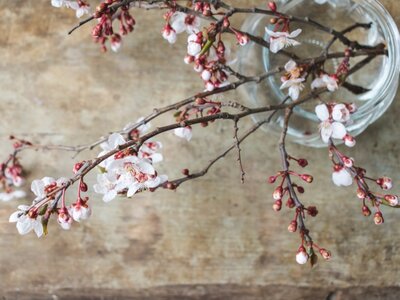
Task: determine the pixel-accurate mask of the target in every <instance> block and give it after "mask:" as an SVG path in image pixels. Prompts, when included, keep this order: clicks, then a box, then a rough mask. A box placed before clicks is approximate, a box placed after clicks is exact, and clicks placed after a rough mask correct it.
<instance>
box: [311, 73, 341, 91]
mask: <svg viewBox="0 0 400 300" xmlns="http://www.w3.org/2000/svg"><path fill="white" fill-rule="evenodd" d="M324 87H326V88H327V89H328V91H330V92H334V91H336V90H337V89H338V88H339V86H338V82H337V77H336V76H330V75H328V74H323V75H321V76H320V77H317V78H315V79H314V80H313V82H312V83H311V89H319V88H324Z"/></svg>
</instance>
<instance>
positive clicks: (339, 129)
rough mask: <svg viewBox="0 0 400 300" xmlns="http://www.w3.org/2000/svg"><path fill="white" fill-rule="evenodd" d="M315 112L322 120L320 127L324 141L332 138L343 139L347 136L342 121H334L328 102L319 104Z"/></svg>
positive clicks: (326, 141)
mask: <svg viewBox="0 0 400 300" xmlns="http://www.w3.org/2000/svg"><path fill="white" fill-rule="evenodd" d="M315 113H316V115H317V117H318V119H319V120H320V121H321V124H320V126H319V128H320V133H321V138H322V140H323V141H324V143H328V142H329V139H330V138H334V139H343V138H344V137H345V136H346V134H347V131H346V127H345V126H344V125H343V124H342V123H340V122H336V121H332V119H331V114H330V112H329V109H328V107H327V106H326V104H319V105H317V106H316V107H315Z"/></svg>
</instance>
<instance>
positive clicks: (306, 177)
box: [300, 174, 314, 183]
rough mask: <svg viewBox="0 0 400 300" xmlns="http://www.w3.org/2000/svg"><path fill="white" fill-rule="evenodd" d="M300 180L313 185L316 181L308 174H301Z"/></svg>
mask: <svg viewBox="0 0 400 300" xmlns="http://www.w3.org/2000/svg"><path fill="white" fill-rule="evenodd" d="M300 178H301V179H303V180H304V181H305V182H307V183H311V182H313V180H314V178H313V177H312V176H311V175H308V174H301V175H300Z"/></svg>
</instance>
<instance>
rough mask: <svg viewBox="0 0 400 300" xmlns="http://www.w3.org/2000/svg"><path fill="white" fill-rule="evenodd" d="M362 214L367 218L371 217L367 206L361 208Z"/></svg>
mask: <svg viewBox="0 0 400 300" xmlns="http://www.w3.org/2000/svg"><path fill="white" fill-rule="evenodd" d="M362 213H363V215H364V216H366V217H369V216H370V215H371V210H370V209H369V208H368V206H366V205H364V206H363V207H362Z"/></svg>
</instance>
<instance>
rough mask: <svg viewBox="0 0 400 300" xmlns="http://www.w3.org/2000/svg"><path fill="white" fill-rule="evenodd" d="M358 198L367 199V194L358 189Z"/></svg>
mask: <svg viewBox="0 0 400 300" xmlns="http://www.w3.org/2000/svg"><path fill="white" fill-rule="evenodd" d="M357 197H358V198H360V199H365V198H366V197H367V193H366V192H365V191H364V190H363V189H361V188H358V189H357Z"/></svg>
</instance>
